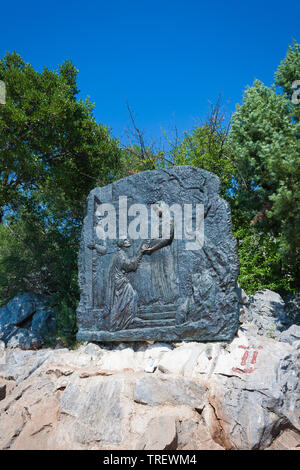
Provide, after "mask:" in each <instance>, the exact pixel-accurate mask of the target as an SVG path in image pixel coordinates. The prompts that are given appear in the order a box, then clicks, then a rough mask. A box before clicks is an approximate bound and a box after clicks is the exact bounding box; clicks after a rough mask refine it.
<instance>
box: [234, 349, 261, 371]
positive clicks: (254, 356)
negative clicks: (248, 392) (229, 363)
mask: <svg viewBox="0 0 300 470" xmlns="http://www.w3.org/2000/svg"><path fill="white" fill-rule="evenodd" d="M239 348H240V349H244V350H245V352H244V354H243V356H242V359H241V366H242V367H244V366H247V363H248V362H249V355H250V354H249V353H250V352H251V349H252V350H254V351H253V354H252V355H251V360H250V364H252V365H254V364H255V363H256V359H257V356H258V350H261V349H263V346H243V345H240V346H239ZM232 371H233V372H237V373H238V374H251V373H252V372H254V371H255V368H254V367H249V368H248V369H247V367H245V368H243V369H242V368H240V367H233V368H232Z"/></svg>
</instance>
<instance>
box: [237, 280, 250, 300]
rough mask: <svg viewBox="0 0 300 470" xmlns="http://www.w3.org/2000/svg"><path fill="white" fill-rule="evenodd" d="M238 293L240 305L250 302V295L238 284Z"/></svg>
mask: <svg viewBox="0 0 300 470" xmlns="http://www.w3.org/2000/svg"><path fill="white" fill-rule="evenodd" d="M235 291H236V294H237V297H238V301H239V304H240V305H248V303H249V297H248V295H247V294H246V292H245V291H244V290H243V289H242V288H241V287H240V286H239V285H238V284H237V287H236V290H235Z"/></svg>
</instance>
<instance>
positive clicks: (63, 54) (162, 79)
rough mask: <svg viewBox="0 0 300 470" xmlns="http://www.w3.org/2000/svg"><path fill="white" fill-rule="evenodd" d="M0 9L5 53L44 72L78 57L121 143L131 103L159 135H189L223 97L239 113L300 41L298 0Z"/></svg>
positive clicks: (131, 0) (82, 77)
mask: <svg viewBox="0 0 300 470" xmlns="http://www.w3.org/2000/svg"><path fill="white" fill-rule="evenodd" d="M0 11H1V13H0V14H1V23H0V25H1V29H0V56H1V57H2V56H3V55H4V54H5V53H6V52H7V51H12V50H16V51H17V52H18V53H19V54H20V55H21V56H22V57H23V59H24V60H25V61H26V62H30V63H31V64H32V65H33V66H34V67H35V68H37V69H38V70H41V69H42V67H43V66H44V65H46V66H47V67H49V68H52V69H56V68H57V67H58V65H59V64H60V63H62V62H63V61H64V59H65V58H67V59H70V60H72V61H73V63H74V64H75V65H76V67H77V68H78V69H79V70H80V72H79V87H80V90H81V96H82V97H85V96H86V95H90V97H91V99H92V101H94V102H95V104H96V110H95V116H96V119H97V121H99V122H102V123H104V124H106V125H109V126H111V127H112V130H113V135H115V136H118V137H119V136H121V135H122V133H123V131H124V128H125V126H126V125H128V124H129V117H128V112H127V109H126V100H128V102H129V104H130V106H131V107H132V108H133V110H134V111H135V114H136V117H137V121H138V123H139V125H140V127H142V128H144V129H145V130H146V131H147V134H148V135H149V136H153V137H154V138H157V137H158V136H159V135H160V127H164V128H168V127H169V125H170V123H171V122H172V123H173V124H176V126H177V127H178V129H179V130H180V131H182V130H183V129H190V128H191V127H192V126H193V125H194V123H195V120H197V119H198V120H199V119H204V118H205V116H206V114H207V112H208V106H209V101H214V100H215V99H216V98H217V96H218V94H219V92H220V91H222V96H223V100H224V103H228V109H229V111H232V110H233V109H234V107H235V104H236V103H238V102H241V99H242V94H243V91H244V89H245V87H246V86H247V85H251V84H252V83H253V80H254V78H255V77H257V78H259V79H260V80H262V81H263V82H264V83H265V84H267V85H270V84H271V83H272V81H273V74H274V71H275V70H276V68H277V66H278V64H279V62H280V60H281V59H283V58H284V56H285V53H286V50H287V47H288V45H289V44H290V43H291V42H292V39H293V38H295V39H297V40H298V41H299V40H300V34H299V33H300V2H299V0H298V1H295V0H293V1H290V2H285V3H284V2H282V1H281V2H278V1H265V0H261V1H257V0H254V1H248V2H245V1H241V0H239V1H232V0H228V1H225V0H223V1H220V0H219V1H202V0H185V1H182V0H180V1H179V0H166V1H164V0H161V1H156V0H151V1H143V0H140V1H136V0H127V1H121V0H111V1H110V2H108V1H102V0H98V1H94V0H86V1H76V0H72V1H63V0H62V1H58V0H53V1H51V2H48V3H46V2H43V1H41V0H39V1H32V0H29V1H22V2H20V1H10V2H5V3H4V2H2V4H1V10H0ZM299 79H300V77H299Z"/></svg>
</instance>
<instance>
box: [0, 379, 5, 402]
mask: <svg viewBox="0 0 300 470" xmlns="http://www.w3.org/2000/svg"><path fill="white" fill-rule="evenodd" d="M5 397H6V384H5V383H3V382H2V381H1V380H0V401H1V400H4V398H5Z"/></svg>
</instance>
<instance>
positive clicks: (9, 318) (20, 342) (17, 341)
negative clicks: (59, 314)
mask: <svg viewBox="0 0 300 470" xmlns="http://www.w3.org/2000/svg"><path fill="white" fill-rule="evenodd" d="M48 300H49V299H48V297H47V296H44V295H40V294H35V293H33V292H27V293H25V294H21V295H17V296H16V297H14V298H13V299H12V300H10V301H9V302H8V304H7V305H5V306H4V307H0V339H1V340H2V341H4V342H5V343H6V344H7V345H8V346H9V347H13V348H22V349H37V348H40V347H41V346H42V345H43V344H44V340H45V338H46V337H47V336H48V335H49V334H51V333H53V331H54V330H55V328H56V316H55V312H54V311H53V310H52V309H51V308H50V307H49V305H48Z"/></svg>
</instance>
